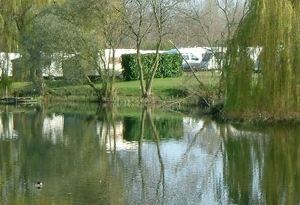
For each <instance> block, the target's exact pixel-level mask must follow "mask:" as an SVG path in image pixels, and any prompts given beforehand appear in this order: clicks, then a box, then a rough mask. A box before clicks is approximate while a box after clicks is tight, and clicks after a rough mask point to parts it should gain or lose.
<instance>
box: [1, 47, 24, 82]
mask: <svg viewBox="0 0 300 205" xmlns="http://www.w3.org/2000/svg"><path fill="white" fill-rule="evenodd" d="M20 56H21V55H20V54H19V53H4V52H0V76H1V75H2V73H3V72H5V73H6V74H7V75H8V76H10V77H11V76H12V74H13V64H12V61H13V60H15V59H18V58H20Z"/></svg>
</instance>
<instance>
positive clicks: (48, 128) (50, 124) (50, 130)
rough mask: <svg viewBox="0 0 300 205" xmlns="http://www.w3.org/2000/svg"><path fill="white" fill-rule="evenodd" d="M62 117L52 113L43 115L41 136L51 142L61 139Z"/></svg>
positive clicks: (54, 142)
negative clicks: (46, 115)
mask: <svg viewBox="0 0 300 205" xmlns="http://www.w3.org/2000/svg"><path fill="white" fill-rule="evenodd" d="M63 129H64V117H63V116H62V115H56V114H52V115H51V116H50V117H45V119H44V122H43V136H44V137H45V138H46V139H48V140H50V141H51V142H52V143H53V144H57V143H58V142H62V141H63Z"/></svg>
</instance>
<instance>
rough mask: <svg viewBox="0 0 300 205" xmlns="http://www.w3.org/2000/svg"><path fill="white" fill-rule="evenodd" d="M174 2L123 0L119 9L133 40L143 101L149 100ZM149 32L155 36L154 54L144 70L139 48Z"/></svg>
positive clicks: (168, 0)
mask: <svg viewBox="0 0 300 205" xmlns="http://www.w3.org/2000/svg"><path fill="white" fill-rule="evenodd" d="M176 4H177V2H176V1H172V0H150V1H149V0H131V1H129V0H124V1H123V8H122V9H120V10H119V11H120V12H121V14H122V16H123V19H124V22H125V24H126V26H127V28H128V36H129V37H131V38H132V39H133V40H134V41H135V47H136V54H137V57H136V58H137V65H138V68H139V79H140V86H141V97H142V98H143V100H145V101H149V100H151V97H152V84H153V79H154V76H155V73H156V71H157V69H158V66H159V58H160V54H159V50H160V49H161V46H162V42H163V39H164V37H165V36H166V34H167V31H166V30H165V27H166V24H167V22H168V20H169V17H170V14H171V12H172V8H174V6H175V5H176ZM150 33H152V35H153V34H154V35H155V38H156V39H155V43H154V44H155V55H154V61H153V62H152V64H151V66H150V68H148V69H147V70H148V71H147V72H146V69H145V68H144V65H143V64H142V57H141V55H142V54H141V49H142V47H143V46H144V43H145V39H146V38H147V37H148V36H149V35H150Z"/></svg>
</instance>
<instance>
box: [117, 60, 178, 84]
mask: <svg viewBox="0 0 300 205" xmlns="http://www.w3.org/2000/svg"><path fill="white" fill-rule="evenodd" d="M141 56H142V64H143V68H144V74H145V76H144V77H145V78H147V76H148V75H149V70H150V67H151V65H152V64H153V62H154V59H155V54H143V55H141ZM181 66H182V58H181V56H180V55H179V54H160V60H159V66H158V69H157V72H156V74H155V78H167V77H178V76H181V75H182V67H181ZM122 67H123V72H122V74H123V78H124V80H127V81H131V80H138V79H139V69H138V66H137V61H136V54H124V55H122Z"/></svg>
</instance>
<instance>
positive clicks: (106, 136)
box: [96, 121, 137, 151]
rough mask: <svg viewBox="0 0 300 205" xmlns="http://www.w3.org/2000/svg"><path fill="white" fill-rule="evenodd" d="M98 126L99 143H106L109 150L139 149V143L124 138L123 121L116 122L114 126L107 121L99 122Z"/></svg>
mask: <svg viewBox="0 0 300 205" xmlns="http://www.w3.org/2000/svg"><path fill="white" fill-rule="evenodd" d="M96 126H97V127H96V129H97V136H98V138H99V143H100V144H101V145H105V146H106V149H107V150H108V151H113V150H116V151H120V150H136V149H137V143H135V142H127V141H126V140H124V138H123V129H124V127H123V123H122V121H118V122H115V123H114V127H113V126H112V125H111V124H107V123H106V122H97V125H96Z"/></svg>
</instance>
